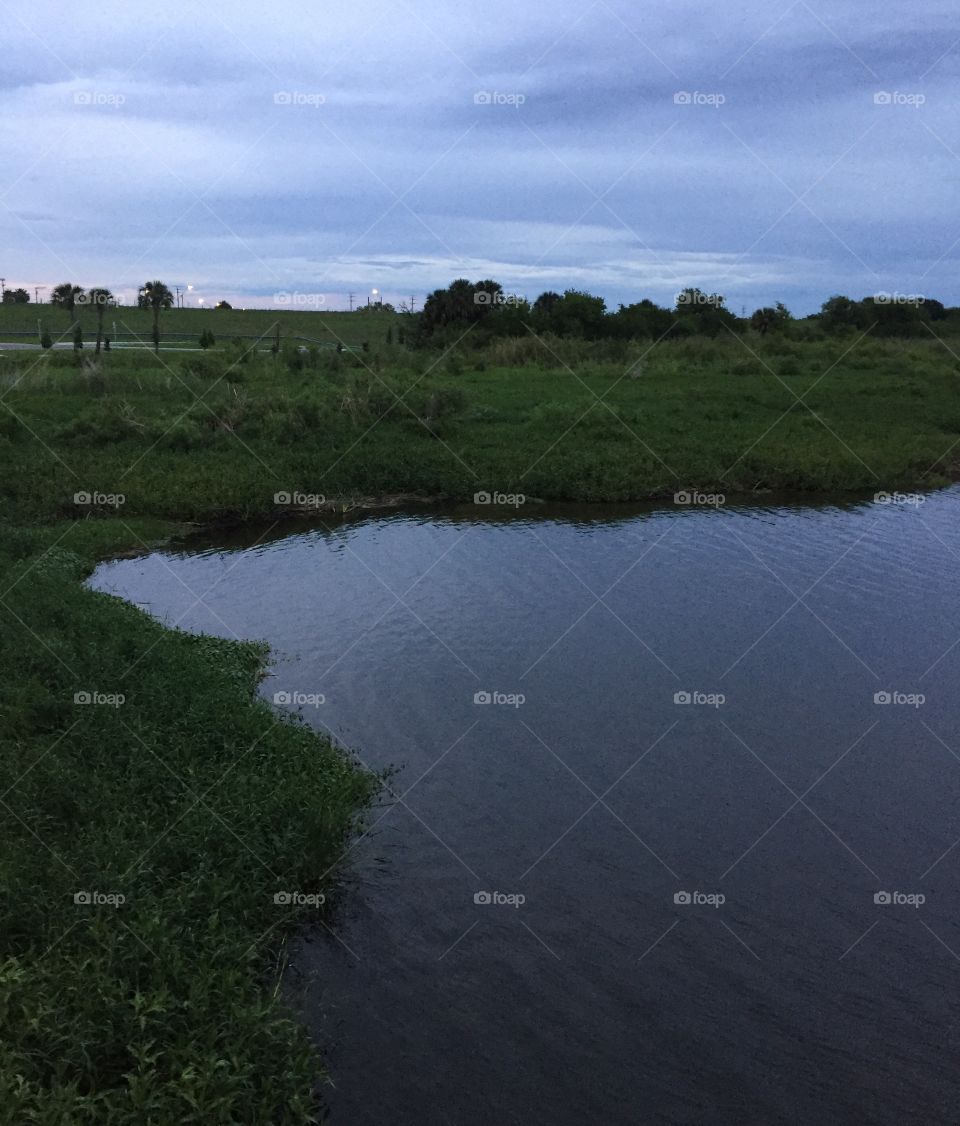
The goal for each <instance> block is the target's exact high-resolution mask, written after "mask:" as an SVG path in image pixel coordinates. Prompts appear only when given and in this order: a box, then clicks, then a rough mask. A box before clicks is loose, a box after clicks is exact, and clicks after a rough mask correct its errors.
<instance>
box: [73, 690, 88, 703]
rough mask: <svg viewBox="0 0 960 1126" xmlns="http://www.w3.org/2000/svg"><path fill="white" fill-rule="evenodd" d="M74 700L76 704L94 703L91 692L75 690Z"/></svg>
mask: <svg viewBox="0 0 960 1126" xmlns="http://www.w3.org/2000/svg"><path fill="white" fill-rule="evenodd" d="M73 702H74V703H75V704H91V703H93V697H92V696H91V695H90V693H89V692H74V694H73Z"/></svg>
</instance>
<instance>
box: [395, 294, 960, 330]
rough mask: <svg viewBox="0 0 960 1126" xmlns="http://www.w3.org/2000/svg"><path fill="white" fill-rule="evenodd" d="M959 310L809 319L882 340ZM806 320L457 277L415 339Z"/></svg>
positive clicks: (825, 309)
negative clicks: (522, 290) (521, 290)
mask: <svg viewBox="0 0 960 1126" xmlns="http://www.w3.org/2000/svg"><path fill="white" fill-rule="evenodd" d="M950 313H957V314H960V309H954V310H951V309H947V308H946V306H944V305H943V303H942V302H940V301H936V300H934V299H932V298H928V297H922V296H917V295H903V294H877V295H874V296H870V297H864V298H861V299H860V300H859V301H857V300H853V299H852V298H849V297H843V296H839V295H838V296H834V297H830V298H828V299H827V300H826V301H825V302H824V303H823V306H822V307H821V309H820V311H819V312H817V313H813V314H811V315H810V316H809V317H805V318H802V322H803V323H808V324H810V325H811V326H814V327H815V328H819V330H820V331H822V332H826V333H840V332H847V331H855V330H859V331H862V332H869V333H870V334H872V335H875V336H916V335H922V334H923V333H925V331H926V329H925V327H924V326H925V325H927V324H929V323H931V322H934V321H940V320H944V319H945V318H946V317H947V316H948V314H950ZM795 323H800V322H798V320H797V318H795V317H794V316H793V314H792V313H791V312H790V310H789V309H788V308H787V307H786V305H784V304H783V302H780V301H778V302H777V303H776V304H775V305H772V306H764V307H762V308H759V309H756V310H754V311H753V313H752V314H750V315H749V316H745V317H738V316H737V315H736V314H735V313H733V312H732V311H731V310H730V309H729V308H728V306H727V302H726V298H725V297H724V296H723V295H722V294H719V293H707V292H705V291H703V290H701V289H698V288H695V287H689V288H687V289H684V290H682V291H681V292H680V293H678V294H677V297H676V300H675V302H674V305H673V307H672V308H668V307H665V306H662V305H657V304H656V303H655V302H653V301H650V300H649V299H644V300H642V301H637V302H634V303H632V304H628V305H624V304H621V305H620V306H619V307H618V308H617V309H616V310H615V311H610V310H608V309H607V305H606V301H605V300H604V299H603V298H602V297H597V296H595V295H594V294H591V293H586V292H584V291H583V290H579V289H568V290H565V291H564V292H563V293H554V292H552V291H548V292H546V293H541V294H540V296H539V297H538V298H537V299H536V300H535V301H533V302H530V301H528V300H527V299H526V298H523V297H519V296H517V295H514V294H508V293H506V292H505V291H504V289H503V286H502V285H501V284H500V283H499V282H497V281H493V280H492V279H485V280H483V281H478V282H471V281H468V280H467V279H466V278H458V279H457V280H456V281H454V282H452V283H451V284H450V285H449V286H447V287H446V288H445V289H437V290H434V292H433V293H431V294H429V296H428V297H427V299H426V301H425V303H424V306H423V312H422V313H421V314H420V315H419V323H418V326H417V330H416V334H415V335H416V338H417V339H418V340H419V341H420V342H427V341H430V340H432V339H433V338H439V339H440V340H441V341H442V342H443V343H446V342H448V341H449V340H451V339H455V338H456V336H457V335H460V334H462V333H464V332H466V331H467V330H470V329H472V328H473V329H476V330H478V331H479V332H480V334H481V335H495V336H523V335H525V334H526V333H528V332H530V331H533V332H538V333H552V334H554V335H556V336H571V337H579V338H580V339H585V340H599V339H610V338H621V339H641V338H646V339H651V340H659V339H661V338H663V337H669V336H673V337H683V336H691V335H701V336H718V335H720V334H721V333H723V332H724V331H725V330H730V331H734V332H740V331H743V330H745V329H747V328H749V329H751V330H753V331H755V332H757V333H759V334H760V335H761V336H766V335H767V334H768V333H776V332H783V331H785V330H787V329H788V327H789V326H790V325H791V324H795Z"/></svg>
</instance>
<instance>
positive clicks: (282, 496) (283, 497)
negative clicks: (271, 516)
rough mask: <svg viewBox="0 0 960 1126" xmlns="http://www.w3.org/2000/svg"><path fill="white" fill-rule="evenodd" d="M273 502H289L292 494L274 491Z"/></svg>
mask: <svg viewBox="0 0 960 1126" xmlns="http://www.w3.org/2000/svg"><path fill="white" fill-rule="evenodd" d="M273 503H274V504H289V503H290V494H289V493H274V494H273Z"/></svg>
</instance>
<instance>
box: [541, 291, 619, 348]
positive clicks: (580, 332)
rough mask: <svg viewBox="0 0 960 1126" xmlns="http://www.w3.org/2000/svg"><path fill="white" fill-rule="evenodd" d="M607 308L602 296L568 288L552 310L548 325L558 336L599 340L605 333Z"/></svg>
mask: <svg viewBox="0 0 960 1126" xmlns="http://www.w3.org/2000/svg"><path fill="white" fill-rule="evenodd" d="M606 309H607V306H606V302H605V301H604V299H603V298H602V297H594V296H593V294H592V293H585V292H584V291H583V290H581V289H566V290H564V293H563V297H561V298H560V300H559V301H557V302H555V303H554V305H553V308H552V309H551V310H550V315H549V317H548V318H547V322H546V327H547V328H549V329H550V331H551V332H555V333H556V334H557V335H558V336H579V337H581V338H582V339H584V340H597V339H599V338H600V337H601V336H603V335H605V329H606Z"/></svg>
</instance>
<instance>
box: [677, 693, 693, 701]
mask: <svg viewBox="0 0 960 1126" xmlns="http://www.w3.org/2000/svg"><path fill="white" fill-rule="evenodd" d="M691 700H692V697H691V695H690V693H689V692H674V694H673V702H674V703H675V704H689V703H690V702H691Z"/></svg>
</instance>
